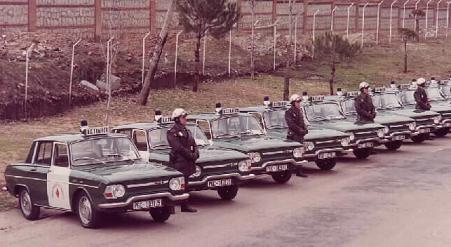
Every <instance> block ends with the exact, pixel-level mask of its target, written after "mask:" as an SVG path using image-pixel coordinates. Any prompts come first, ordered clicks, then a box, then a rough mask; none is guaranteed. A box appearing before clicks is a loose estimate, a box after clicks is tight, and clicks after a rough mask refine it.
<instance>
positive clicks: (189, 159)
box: [167, 108, 199, 213]
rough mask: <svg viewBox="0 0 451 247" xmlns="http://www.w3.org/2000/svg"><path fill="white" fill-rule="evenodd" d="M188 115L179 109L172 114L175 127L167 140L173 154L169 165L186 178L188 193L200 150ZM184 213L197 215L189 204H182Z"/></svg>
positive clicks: (170, 156)
mask: <svg viewBox="0 0 451 247" xmlns="http://www.w3.org/2000/svg"><path fill="white" fill-rule="evenodd" d="M187 116H188V113H187V112H186V111H185V110H183V109H181V108H177V109H175V110H174V112H173V113H172V119H173V120H174V122H175V124H174V126H173V127H172V128H171V129H170V130H168V132H167V138H168V142H169V146H170V147H171V153H170V154H169V163H170V164H169V165H170V166H171V167H173V168H174V169H176V170H177V171H179V172H181V173H183V175H184V176H185V191H187V192H188V179H189V176H191V175H192V174H193V173H195V171H196V166H195V163H196V160H197V159H198V158H199V150H198V149H197V145H196V141H195V140H194V137H193V135H192V133H191V131H189V130H188V129H187V128H186V124H187V123H188V120H187V119H186V117H187ZM181 209H182V212H189V213H195V212H197V210H196V209H194V208H191V207H189V206H188V202H187V201H186V202H184V203H183V204H182V208H181Z"/></svg>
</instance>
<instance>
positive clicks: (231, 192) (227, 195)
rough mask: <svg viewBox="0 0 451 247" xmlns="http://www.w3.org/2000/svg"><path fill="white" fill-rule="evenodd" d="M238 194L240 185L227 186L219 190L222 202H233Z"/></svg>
mask: <svg viewBox="0 0 451 247" xmlns="http://www.w3.org/2000/svg"><path fill="white" fill-rule="evenodd" d="M237 194H238V185H232V186H226V187H220V188H218V195H219V196H220V197H221V199H222V200H227V201H230V200H233V199H234V198H235V197H236V195H237Z"/></svg>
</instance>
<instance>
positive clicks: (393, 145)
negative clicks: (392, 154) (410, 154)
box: [384, 141, 402, 151]
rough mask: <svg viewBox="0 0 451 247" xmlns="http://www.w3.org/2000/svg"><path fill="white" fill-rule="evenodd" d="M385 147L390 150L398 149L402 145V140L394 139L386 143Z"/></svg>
mask: <svg viewBox="0 0 451 247" xmlns="http://www.w3.org/2000/svg"><path fill="white" fill-rule="evenodd" d="M384 145H385V147H386V148H387V149H388V150H390V151H396V150H398V149H399V148H400V147H401V146H402V141H392V142H387V143H385V144H384Z"/></svg>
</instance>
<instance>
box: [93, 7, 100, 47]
mask: <svg viewBox="0 0 451 247" xmlns="http://www.w3.org/2000/svg"><path fill="white" fill-rule="evenodd" d="M94 1H95V2H94V16H95V17H94V18H95V21H94V22H95V30H94V39H95V40H96V41H100V38H101V36H102V0H94Z"/></svg>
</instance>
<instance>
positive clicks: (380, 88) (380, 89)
mask: <svg viewBox="0 0 451 247" xmlns="http://www.w3.org/2000/svg"><path fill="white" fill-rule="evenodd" d="M374 92H375V93H383V92H385V87H376V88H374Z"/></svg>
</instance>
